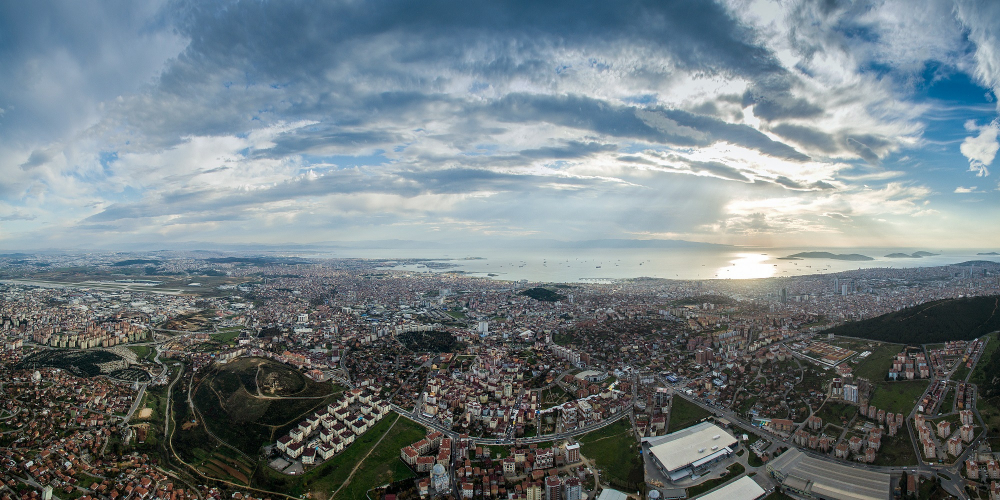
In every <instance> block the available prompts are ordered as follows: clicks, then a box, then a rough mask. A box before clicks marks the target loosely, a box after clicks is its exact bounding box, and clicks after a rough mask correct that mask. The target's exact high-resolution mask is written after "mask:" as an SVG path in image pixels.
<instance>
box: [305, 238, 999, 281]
mask: <svg viewBox="0 0 1000 500" xmlns="http://www.w3.org/2000/svg"><path fill="white" fill-rule="evenodd" d="M919 250H923V251H928V252H932V253H935V254H938V255H934V256H927V257H921V258H890V257H886V256H887V255H889V254H891V253H906V254H912V253H913V252H916V251H919ZM809 251H828V252H831V253H836V254H861V255H866V256H868V257H872V258H873V259H874V260H870V261H847V260H835V259H813V258H806V259H802V260H785V259H780V257H786V256H789V255H793V254H796V253H800V252H809ZM989 251H991V250H989V249H986V250H933V249H931V250H926V249H899V248H838V249H816V248H767V249H762V248H736V247H711V248H665V249H656V248H589V249H548V248H546V249H516V250H511V249H502V248H493V249H466V250H461V251H457V250H441V249H427V250H422V249H344V250H338V251H336V252H333V253H331V254H328V255H324V256H325V257H331V258H333V257H338V258H345V257H356V258H369V259H390V260H393V259H398V260H400V261H410V262H400V263H398V264H397V265H391V266H388V268H390V269H396V270H406V271H413V272H419V273H429V274H432V273H442V272H456V271H460V272H462V273H465V274H467V275H470V276H479V277H488V278H492V279H497V280H510V281H519V280H528V281H540V282H552V283H585V282H608V281H614V280H620V279H629V278H641V277H649V278H665V279H677V280H708V279H756V278H772V277H781V276H802V275H809V274H829V273H837V272H842V271H851V270H857V269H869V268H906V267H933V266H944V265H951V264H958V263H961V262H966V261H971V260H986V261H992V262H998V263H1000V255H979V253H981V252H989ZM415 259H424V260H423V261H421V262H412V260H415Z"/></svg>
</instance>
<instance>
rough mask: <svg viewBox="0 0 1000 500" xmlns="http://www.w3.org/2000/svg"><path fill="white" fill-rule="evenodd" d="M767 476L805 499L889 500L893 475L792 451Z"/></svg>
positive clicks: (775, 462) (771, 465) (773, 464)
mask: <svg viewBox="0 0 1000 500" xmlns="http://www.w3.org/2000/svg"><path fill="white" fill-rule="evenodd" d="M767 472H768V473H769V474H771V476H772V477H774V478H775V479H776V480H777V481H778V482H779V483H781V487H782V489H783V490H785V491H787V492H789V493H792V494H794V495H795V496H798V497H802V498H816V499H822V500H888V499H889V498H891V497H890V495H891V492H892V481H891V478H890V476H889V474H882V473H880V472H871V471H867V470H864V469H861V468H857V467H851V466H850V465H844V464H839V463H836V462H831V461H827V460H822V459H819V458H814V457H811V456H809V455H807V454H805V453H803V452H801V451H799V450H797V449H794V448H793V449H790V450H788V451H786V452H784V453H782V454H781V455H780V456H779V457H778V458H775V459H774V460H772V461H770V462H769V463H768V464H767Z"/></svg>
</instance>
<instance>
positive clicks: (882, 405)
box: [868, 380, 929, 415]
mask: <svg viewBox="0 0 1000 500" xmlns="http://www.w3.org/2000/svg"><path fill="white" fill-rule="evenodd" d="M928 384H929V382H928V381H926V380H908V381H905V382H881V383H878V384H876V385H875V394H874V395H873V396H872V399H871V401H869V402H868V404H870V405H874V406H875V407H876V408H879V409H883V410H885V411H891V412H893V413H902V414H903V415H908V414H909V413H910V410H912V409H913V406H914V405H916V404H917V400H918V399H919V398H920V396H921V395H923V393H924V391H925V390H926V389H927V385H928Z"/></svg>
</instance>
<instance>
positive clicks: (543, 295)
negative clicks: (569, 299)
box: [518, 287, 566, 302]
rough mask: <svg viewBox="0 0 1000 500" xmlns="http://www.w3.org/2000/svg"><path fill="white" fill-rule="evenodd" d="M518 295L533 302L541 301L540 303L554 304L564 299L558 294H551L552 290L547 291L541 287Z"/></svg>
mask: <svg viewBox="0 0 1000 500" xmlns="http://www.w3.org/2000/svg"><path fill="white" fill-rule="evenodd" d="M518 295H524V296H527V297H531V298H533V299H535V300H541V301H542V302H556V301H559V300H563V299H565V298H566V296H565V295H562V294H558V293H556V292H553V291H552V290H549V289H548V288H542V287H535V288H529V289H527V290H525V291H523V292H521V293H519V294H518Z"/></svg>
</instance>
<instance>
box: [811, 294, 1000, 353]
mask: <svg viewBox="0 0 1000 500" xmlns="http://www.w3.org/2000/svg"><path fill="white" fill-rule="evenodd" d="M995 330H1000V297H998V296H989V297H970V298H962V299H945V300H935V301H933V302H927V303H924V304H920V305H919V306H914V307H907V308H905V309H903V310H900V311H896V312H891V313H889V314H883V315H882V316H879V317H876V318H871V319H866V320H862V321H852V322H850V323H844V324H842V325H840V326H835V327H833V328H829V329H827V330H825V331H824V332H823V333H832V334H835V335H844V336H848V337H860V338H864V339H871V340H881V341H885V342H896V343H899V344H914V345H916V344H934V343H939V342H944V341H946V340H970V339H974V338H976V337H979V336H981V335H985V334H987V333H990V332H992V331H995Z"/></svg>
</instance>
